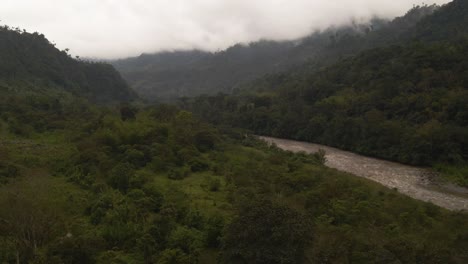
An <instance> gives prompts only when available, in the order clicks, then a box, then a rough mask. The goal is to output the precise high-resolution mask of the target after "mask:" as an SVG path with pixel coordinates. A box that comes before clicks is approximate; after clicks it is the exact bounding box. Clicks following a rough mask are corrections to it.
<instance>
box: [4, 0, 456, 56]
mask: <svg viewBox="0 0 468 264" xmlns="http://www.w3.org/2000/svg"><path fill="white" fill-rule="evenodd" d="M1 2H2V4H1V8H0V20H1V22H0V23H1V24H7V25H9V26H14V27H16V26H19V27H21V28H24V29H26V30H28V31H30V32H34V31H38V32H41V33H43V34H45V35H46V37H47V38H48V39H49V40H50V41H52V42H55V43H57V47H58V48H60V49H65V48H69V49H70V50H71V53H72V54H74V55H80V56H86V57H99V58H117V57H128V56H135V55H139V54H141V53H143V52H146V53H149V52H156V51H161V50H173V49H191V48H198V49H204V50H212V51H215V50H219V49H225V48H227V47H228V46H230V45H233V44H235V43H238V42H250V41H255V40H259V39H262V38H263V39H275V40H284V39H295V38H299V37H301V36H304V35H306V34H308V33H310V32H312V31H313V30H316V29H323V28H325V27H328V26H330V25H340V24H343V23H346V22H348V21H350V19H351V18H358V19H364V20H365V19H367V18H369V17H371V16H372V15H378V16H381V17H386V18H392V17H395V16H399V15H402V14H404V13H405V12H406V11H407V10H408V9H410V8H411V7H412V6H413V5H414V4H421V3H423V1H421V0H419V1H418V0H1ZM424 2H425V3H428V4H432V3H437V4H443V3H447V2H449V0H426V1H424Z"/></svg>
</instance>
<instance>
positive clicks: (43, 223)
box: [0, 95, 468, 263]
mask: <svg viewBox="0 0 468 264" xmlns="http://www.w3.org/2000/svg"><path fill="white" fill-rule="evenodd" d="M59 98H62V97H61V95H59V96H58V98H57V96H55V95H48V96H47V97H43V98H42V99H41V98H38V99H40V101H41V103H40V104H37V103H35V102H31V101H29V100H28V99H26V98H24V99H21V98H17V99H14V98H10V100H9V101H10V102H14V103H11V104H6V103H5V102H2V106H3V109H2V120H5V119H8V118H14V119H15V120H21V122H22V123H28V122H29V121H32V124H31V127H28V128H27V129H25V128H20V129H18V127H16V126H14V125H11V123H5V121H2V129H1V140H0V146H1V148H0V179H1V182H2V183H1V186H0V208H1V209H0V260H1V261H2V262H3V263H15V262H17V261H18V262H19V263H318V262H320V263H322V262H323V263H343V262H358V263H376V262H377V263H393V262H394V263H418V262H419V263H440V262H441V261H442V262H444V263H465V262H466V261H467V260H468V255H467V254H466V253H467V252H466V250H465V249H466V246H467V243H468V240H467V236H468V234H467V230H468V221H467V219H466V215H465V214H464V213H461V212H449V211H446V210H444V209H442V208H439V207H436V206H434V205H432V204H429V203H424V202H419V201H416V200H413V199H411V198H408V197H406V196H403V195H401V194H399V193H398V192H396V191H395V190H390V189H387V188H384V187H382V186H380V185H378V184H375V183H372V182H369V181H367V180H365V179H361V178H358V177H355V176H352V175H349V174H345V173H341V172H338V171H336V170H333V169H328V168H326V167H325V166H324V165H323V162H324V158H323V153H317V154H313V155H306V154H301V153H299V154H292V153H288V152H284V151H281V150H279V149H277V148H275V147H271V146H267V145H266V144H264V143H261V142H259V141H257V140H256V139H254V138H251V137H246V136H245V132H244V131H242V130H235V129H223V128H216V127H214V126H212V125H210V124H208V123H204V122H201V121H200V120H197V119H196V118H195V117H193V116H192V114H191V113H189V112H186V111H182V110H179V109H177V108H176V107H174V106H166V105H161V106H156V107H155V106H151V107H147V106H141V107H137V106H129V105H125V104H123V105H121V106H119V107H113V108H109V107H105V108H102V107H96V106H92V105H89V103H86V102H85V101H83V100H79V99H74V98H70V99H69V100H70V101H67V102H61V101H60V100H57V99H59ZM57 109H61V110H60V111H57ZM38 119H40V120H43V122H44V123H45V124H37V123H34V122H33V121H34V120H38ZM25 130H26V131H27V132H28V133H27V134H26V133H25Z"/></svg>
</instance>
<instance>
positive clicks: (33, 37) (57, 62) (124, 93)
mask: <svg viewBox="0 0 468 264" xmlns="http://www.w3.org/2000/svg"><path fill="white" fill-rule="evenodd" d="M0 86H1V87H2V89H4V90H5V89H6V90H9V91H21V92H29V91H39V90H44V89H45V90H50V89H55V90H59V91H65V92H69V93H72V94H74V95H77V96H81V97H84V98H87V99H89V100H91V101H93V102H98V103H109V102H120V101H130V100H132V99H135V98H136V97H137V96H136V94H135V93H134V92H133V91H132V90H131V89H130V87H129V86H128V85H127V83H126V82H125V80H123V79H122V77H121V76H120V74H119V73H118V72H117V71H116V70H115V69H114V68H113V67H112V66H111V65H110V64H105V63H91V62H85V61H80V60H77V59H73V58H71V57H70V55H68V54H67V51H66V50H65V51H60V50H58V49H57V48H55V46H54V45H53V44H51V43H50V42H49V41H48V40H47V39H46V38H45V37H44V35H42V34H39V33H28V32H26V31H21V30H19V29H11V28H9V27H7V26H4V27H1V28H0Z"/></svg>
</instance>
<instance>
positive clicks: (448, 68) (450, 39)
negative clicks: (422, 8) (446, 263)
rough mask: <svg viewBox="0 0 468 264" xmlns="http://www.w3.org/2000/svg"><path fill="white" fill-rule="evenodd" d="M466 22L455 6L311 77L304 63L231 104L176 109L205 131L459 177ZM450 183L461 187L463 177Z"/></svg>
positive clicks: (467, 58)
mask: <svg viewBox="0 0 468 264" xmlns="http://www.w3.org/2000/svg"><path fill="white" fill-rule="evenodd" d="M467 15H468V1H466V0H456V1H454V2H452V3H450V4H448V5H446V6H444V7H442V8H440V9H439V10H438V11H436V12H435V13H434V14H433V15H430V16H427V17H426V18H423V19H422V20H421V22H420V23H418V24H417V25H416V26H415V27H413V28H411V29H410V30H408V31H407V32H406V33H405V34H404V35H402V39H404V40H405V41H400V42H399V43H396V44H395V45H391V46H388V47H380V48H375V49H370V50H366V51H363V52H361V53H359V54H358V55H355V56H352V57H349V58H345V59H342V60H340V61H338V62H336V63H334V64H332V65H329V66H327V67H322V68H320V69H319V70H317V69H316V68H314V66H315V64H313V63H311V64H307V65H303V66H301V67H298V68H296V69H294V70H291V71H289V72H287V73H283V74H272V75H270V76H268V77H265V78H260V79H258V80H256V81H255V82H253V83H251V84H249V86H247V87H246V88H245V89H243V90H241V91H239V92H238V93H236V94H235V95H231V96H228V95H217V96H212V97H207V96H201V97H199V98H197V99H194V100H192V101H190V100H188V101H187V100H185V101H184V102H185V104H186V107H187V108H190V109H192V110H193V111H194V112H195V113H196V114H197V115H199V116H201V117H203V118H204V119H207V120H209V121H211V122H213V123H222V124H228V125H232V126H235V127H242V128H247V129H250V130H252V131H254V132H255V133H257V134H261V135H272V136H276V137H282V138H292V139H299V140H304V141H310V142H316V143H322V144H325V145H330V146H336V147H339V148H342V149H348V150H353V151H355V152H359V153H363V154H366V155H370V156H375V157H380V158H384V159H389V160H396V161H399V162H403V163H411V164H417V165H436V164H440V163H442V164H456V165H457V166H465V168H468V165H467V163H468V29H467V27H466V25H468V23H466V22H467V20H466V19H467ZM430 29H433V30H430ZM187 102H188V103H187ZM455 174H457V173H455ZM457 175H458V176H457V177H458V178H457V180H456V181H457V182H458V183H459V184H461V185H464V186H468V177H467V174H466V173H465V172H462V170H460V171H459V173H458V174H457Z"/></svg>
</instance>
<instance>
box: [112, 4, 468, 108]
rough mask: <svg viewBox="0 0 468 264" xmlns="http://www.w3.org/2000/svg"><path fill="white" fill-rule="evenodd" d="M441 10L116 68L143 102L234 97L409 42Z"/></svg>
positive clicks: (419, 9) (150, 57)
mask: <svg viewBox="0 0 468 264" xmlns="http://www.w3.org/2000/svg"><path fill="white" fill-rule="evenodd" d="M438 8H439V7H438V6H435V5H433V6H416V7H414V8H413V9H412V10H410V11H409V12H408V13H407V14H405V15H404V16H402V17H398V18H396V19H394V20H393V21H387V20H384V19H379V18H374V19H372V20H371V21H370V22H368V23H364V24H363V23H359V22H353V23H352V24H351V25H345V26H340V27H332V28H329V29H326V30H324V31H321V32H314V33H312V34H311V35H309V36H307V37H304V38H302V39H299V40H294V41H283V42H277V41H268V40H261V41H257V42H253V43H248V44H237V45H234V46H232V47H230V48H228V49H227V50H225V51H220V52H215V53H210V52H203V51H197V50H194V51H175V52H163V53H157V54H142V55H141V56H139V57H136V58H130V59H123V60H118V61H114V62H112V64H113V65H114V66H115V67H116V68H117V69H118V70H119V71H120V72H121V73H122V75H123V77H124V78H125V79H126V80H127V81H128V82H129V83H130V85H131V86H132V87H133V88H134V89H135V90H136V91H137V92H138V93H139V94H140V95H141V96H142V97H144V98H148V99H150V100H158V101H167V100H170V99H177V98H178V97H182V96H188V97H190V96H198V95H201V94H210V95H212V94H216V93H218V92H224V93H231V92H232V91H233V90H234V89H238V88H242V87H244V86H245V85H246V84H248V83H249V82H250V81H253V80H255V79H257V78H260V77H262V76H264V75H266V74H273V73H278V72H282V71H286V70H290V69H291V68H293V69H296V70H299V71H300V70H301V69H302V64H304V63H306V62H309V63H310V65H311V66H313V68H314V69H317V68H319V67H321V66H324V65H330V64H331V63H334V62H336V61H337V60H339V59H342V58H346V57H349V56H351V55H354V54H357V53H358V52H360V51H363V50H367V49H370V48H375V47H382V46H387V45H391V44H395V43H400V42H402V41H406V40H407V39H408V38H412V37H413V36H415V35H416V33H415V32H413V28H414V26H415V25H416V24H417V23H418V22H419V21H420V20H421V19H423V18H424V17H426V16H428V15H430V14H432V13H433V12H434V11H435V10H437V9H438ZM461 25H463V24H461ZM462 30H465V29H462ZM418 32H419V31H418ZM462 32H464V31H462Z"/></svg>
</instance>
